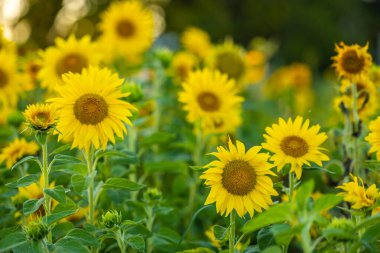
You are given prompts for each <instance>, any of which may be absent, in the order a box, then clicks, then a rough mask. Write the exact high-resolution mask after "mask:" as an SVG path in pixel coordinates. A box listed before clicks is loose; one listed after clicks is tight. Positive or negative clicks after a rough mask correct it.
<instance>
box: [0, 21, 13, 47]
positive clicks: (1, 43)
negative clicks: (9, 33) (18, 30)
mask: <svg viewBox="0 0 380 253" xmlns="http://www.w3.org/2000/svg"><path fill="white" fill-rule="evenodd" d="M0 50H2V51H6V52H10V53H16V52H17V48H16V44H15V43H14V42H13V41H10V40H8V39H7V38H6V37H5V36H4V31H3V27H1V26H0Z"/></svg>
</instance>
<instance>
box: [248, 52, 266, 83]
mask: <svg viewBox="0 0 380 253" xmlns="http://www.w3.org/2000/svg"><path fill="white" fill-rule="evenodd" d="M245 61H246V65H247V73H246V79H247V82H248V83H252V84H255V83H258V82H259V81H261V80H262V79H263V78H264V75H265V69H266V62H267V56H266V55H265V54H264V53H263V52H261V51H258V50H250V51H249V52H247V54H246V55H245Z"/></svg>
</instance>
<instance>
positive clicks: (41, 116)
mask: <svg viewBox="0 0 380 253" xmlns="http://www.w3.org/2000/svg"><path fill="white" fill-rule="evenodd" d="M34 118H35V119H36V120H38V121H40V122H46V121H48V119H49V114H48V113H47V112H38V113H36V114H35V115H34Z"/></svg>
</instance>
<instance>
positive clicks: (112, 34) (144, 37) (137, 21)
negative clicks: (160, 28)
mask: <svg viewBox="0 0 380 253" xmlns="http://www.w3.org/2000/svg"><path fill="white" fill-rule="evenodd" d="M153 28H154V23H153V15H152V13H151V11H150V10H149V9H147V8H146V7H145V6H144V5H143V4H142V3H141V2H140V1H136V0H132V1H120V2H113V3H112V4H111V6H110V7H109V8H108V9H107V10H106V11H105V12H104V13H103V14H102V16H101V22H100V30H101V32H102V34H101V36H100V39H99V42H100V43H101V46H102V48H104V50H106V51H107V53H108V51H109V53H110V55H112V56H122V57H131V56H132V57H133V56H135V55H139V54H141V53H143V52H145V51H146V50H148V49H149V48H150V46H151V45H152V43H153V35H154V34H153V32H154V31H153Z"/></svg>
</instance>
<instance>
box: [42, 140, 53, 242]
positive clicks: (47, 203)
mask: <svg viewBox="0 0 380 253" xmlns="http://www.w3.org/2000/svg"><path fill="white" fill-rule="evenodd" d="M44 137H45V138H41V139H43V141H42V142H41V146H42V176H43V179H44V185H43V192H44V197H45V212H46V216H49V215H50V213H51V210H50V208H51V199H50V196H49V195H47V194H46V193H45V189H49V164H48V135H47V134H46V135H45V136H44ZM47 239H48V241H49V242H52V235H51V231H50V230H49V233H48V236H47Z"/></svg>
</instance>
